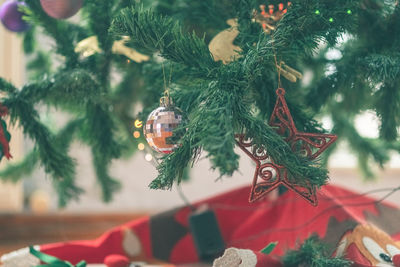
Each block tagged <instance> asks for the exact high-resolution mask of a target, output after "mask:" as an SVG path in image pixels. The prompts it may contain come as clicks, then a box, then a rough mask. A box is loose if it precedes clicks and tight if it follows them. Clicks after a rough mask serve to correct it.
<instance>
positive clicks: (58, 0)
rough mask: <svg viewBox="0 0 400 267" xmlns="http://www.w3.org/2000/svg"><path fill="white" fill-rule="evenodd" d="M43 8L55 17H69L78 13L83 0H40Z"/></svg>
mask: <svg viewBox="0 0 400 267" xmlns="http://www.w3.org/2000/svg"><path fill="white" fill-rule="evenodd" d="M40 4H41V5H42V8H43V10H44V11H45V12H46V13H47V15H49V16H50V17H53V18H55V19H67V18H69V17H72V16H73V15H75V14H76V13H78V11H79V9H81V7H82V4H83V0H40Z"/></svg>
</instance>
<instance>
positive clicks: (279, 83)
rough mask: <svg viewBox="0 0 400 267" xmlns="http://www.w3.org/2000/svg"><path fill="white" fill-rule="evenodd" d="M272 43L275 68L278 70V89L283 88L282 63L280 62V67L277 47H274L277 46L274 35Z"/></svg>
mask: <svg viewBox="0 0 400 267" xmlns="http://www.w3.org/2000/svg"><path fill="white" fill-rule="evenodd" d="M271 42H272V51H273V52H274V61H275V68H276V71H277V72H278V88H282V84H281V70H282V61H280V62H279V65H278V59H277V56H276V51H275V45H274V44H275V41H274V34H272V35H271Z"/></svg>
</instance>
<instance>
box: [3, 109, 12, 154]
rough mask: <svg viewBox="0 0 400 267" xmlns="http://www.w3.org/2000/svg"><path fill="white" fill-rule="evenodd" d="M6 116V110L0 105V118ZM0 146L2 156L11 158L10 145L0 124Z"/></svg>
mask: <svg viewBox="0 0 400 267" xmlns="http://www.w3.org/2000/svg"><path fill="white" fill-rule="evenodd" d="M7 114H8V108H7V107H6V106H3V105H2V104H0V117H4V116H6V115H7ZM0 144H1V146H2V147H3V154H4V156H5V157H6V158H7V159H10V158H12V156H11V154H10V144H9V142H8V140H7V138H6V133H5V129H3V125H2V123H1V122H0Z"/></svg>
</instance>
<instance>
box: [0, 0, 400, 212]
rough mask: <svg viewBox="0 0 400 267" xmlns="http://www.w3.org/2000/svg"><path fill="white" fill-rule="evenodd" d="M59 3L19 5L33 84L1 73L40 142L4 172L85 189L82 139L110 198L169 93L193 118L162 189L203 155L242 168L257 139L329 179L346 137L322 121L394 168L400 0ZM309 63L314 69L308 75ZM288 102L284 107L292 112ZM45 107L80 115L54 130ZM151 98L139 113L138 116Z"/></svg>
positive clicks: (180, 136) (162, 172)
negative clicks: (42, 42) (373, 133)
mask: <svg viewBox="0 0 400 267" xmlns="http://www.w3.org/2000/svg"><path fill="white" fill-rule="evenodd" d="M46 2H47V1H44V0H43V1H36V0H26V5H22V4H21V5H20V6H19V9H18V10H19V12H22V13H23V14H24V16H23V19H24V20H25V21H27V22H28V23H29V25H30V28H29V29H26V32H25V33H24V34H23V38H24V49H25V52H26V53H27V54H28V55H30V58H31V61H30V62H29V64H28V66H27V67H28V70H29V73H30V78H29V81H28V83H27V84H26V85H25V86H23V87H22V88H16V87H15V86H13V85H12V84H10V83H9V82H7V81H6V80H4V79H0V90H1V91H2V92H3V94H2V100H1V103H2V105H3V106H4V107H7V109H8V114H9V116H10V119H11V123H12V124H18V125H20V127H21V128H22V129H23V131H24V133H25V135H26V136H27V137H29V138H30V139H32V140H33V141H34V143H35V148H34V149H33V150H32V151H31V152H30V153H29V154H28V155H27V156H26V157H25V159H24V160H23V161H21V162H11V163H10V164H9V165H8V167H7V168H6V169H5V170H3V171H2V172H1V173H0V175H1V177H2V178H3V179H9V180H10V179H11V180H17V179H19V178H20V177H22V176H23V175H26V174H28V173H30V172H32V171H33V170H34V168H35V167H36V166H37V165H39V164H40V165H42V166H43V167H44V169H45V171H46V172H47V173H49V174H50V175H51V176H52V177H53V181H54V185H55V188H56V189H57V192H58V194H59V203H60V205H66V204H67V202H68V201H69V200H70V199H74V198H77V197H78V196H79V194H80V193H81V189H80V188H78V187H77V186H76V184H75V179H76V177H75V165H76V164H79V163H76V162H74V159H73V155H68V149H69V146H70V144H71V142H72V141H74V140H79V141H80V142H83V143H84V144H86V145H88V146H90V148H91V151H92V154H93V165H94V167H95V170H96V175H97V178H98V181H99V183H100V184H101V187H102V190H103V197H104V200H105V201H109V200H110V199H111V197H112V195H113V193H114V192H115V191H116V190H117V189H118V182H117V178H113V177H111V176H110V175H109V172H108V169H109V166H110V164H111V162H112V160H114V159H117V158H120V157H122V156H124V155H131V154H132V153H133V152H134V151H135V150H137V147H138V145H139V143H141V142H145V141H144V137H143V135H141V134H140V137H139V138H133V137H132V131H133V129H135V125H134V122H135V120H136V119H139V120H140V121H143V124H145V122H146V120H147V117H148V115H149V114H150V113H151V111H152V110H154V109H156V108H157V107H159V105H160V103H159V100H160V98H161V97H163V96H164V97H163V101H164V104H165V102H167V106H170V107H173V108H176V110H179V112H181V116H182V118H183V117H184V119H182V120H180V121H179V123H177V124H179V125H177V126H176V125H175V126H176V128H175V129H174V130H173V136H172V137H168V138H165V137H164V139H168V140H167V141H166V142H164V143H165V144H168V145H167V147H168V148H171V146H172V147H173V152H172V153H169V154H165V155H163V156H162V157H161V161H160V164H159V165H158V171H159V175H158V177H155V179H154V181H153V182H152V183H151V184H150V187H151V188H153V189H170V188H171V186H172V185H173V184H174V183H180V182H181V180H182V178H183V176H184V174H185V170H186V168H188V167H190V166H191V164H195V161H196V159H197V158H198V156H199V155H200V153H203V155H205V156H207V157H208V158H209V160H210V161H211V163H212V168H213V169H215V170H217V171H218V172H219V174H220V176H221V177H225V176H230V175H232V174H233V173H234V172H235V171H237V170H238V169H239V165H238V159H239V156H238V154H237V153H236V152H235V147H236V146H237V145H238V144H240V142H241V141H243V142H242V145H243V144H245V142H246V140H251V141H250V142H251V145H252V146H253V148H254V149H253V152H254V151H255V152H254V153H255V154H257V153H258V152H260V153H261V154H262V153H264V154H263V155H264V156H267V157H268V159H269V160H270V161H271V162H274V163H275V164H276V165H277V166H283V167H284V168H285V171H286V173H287V175H288V177H289V178H287V179H288V180H289V182H290V183H293V184H295V185H296V186H300V187H305V188H308V189H310V190H311V191H313V190H314V189H315V188H319V187H321V186H323V185H325V184H326V183H327V181H328V172H327V170H326V168H325V165H326V162H327V158H328V156H329V155H330V154H331V153H332V151H333V150H334V148H335V147H334V145H332V146H330V147H329V149H328V150H327V152H326V153H324V154H322V155H321V153H320V152H322V151H323V150H325V149H326V148H327V146H328V145H331V144H332V142H333V141H334V138H333V136H331V135H329V134H328V135H327V130H326V129H323V128H322V126H321V124H320V121H321V119H322V118H323V117H326V118H329V119H330V120H331V121H332V129H331V130H330V131H331V132H332V133H333V134H336V135H337V136H338V138H339V140H341V141H347V142H348V144H349V145H350V147H351V148H352V150H353V151H354V153H355V154H357V156H358V159H359V165H360V167H361V168H360V169H361V170H362V171H363V172H364V174H365V176H367V177H371V176H373V174H372V172H371V168H370V164H371V162H375V163H376V164H378V165H379V166H381V167H383V166H384V164H385V162H387V161H388V160H389V153H391V152H392V151H397V152H398V151H400V143H399V141H398V127H399V125H400V91H399V89H398V83H399V82H398V81H399V78H398V72H399V67H398V66H399V61H400V56H399V55H400V54H399V51H398V49H399V48H398V47H399V46H398V44H399V40H398V38H399V37H398V36H400V35H399V34H397V31H400V30H398V29H400V27H399V26H400V25H398V24H400V20H399V19H398V18H399V17H398V16H399V15H400V7H399V5H398V2H397V1H395V0H385V1H381V0H343V1H331V0H302V1H291V2H287V1H283V2H282V1H273V0H270V1H261V0H260V1H256V0H234V1H214V0H204V1H188V0H159V1H142V2H141V3H136V1H129V0H121V1H94V0H85V1H84V2H83V5H82V8H81V11H80V19H79V21H78V22H74V21H69V20H62V18H65V17H66V16H69V15H71V14H64V13H62V12H61V13H60V12H58V13H57V10H55V11H54V10H52V7H51V6H50V7H49V6H48V4H46ZM77 2H79V1H77ZM76 5H79V3H78V4H76ZM79 7H80V6H79ZM79 7H78V8H77V9H76V11H77V10H78V9H79ZM74 8H76V6H75V7H74ZM53 9H54V7H53ZM68 11H70V10H68ZM52 12H55V13H52ZM67 13H68V12H67ZM227 22H228V23H229V25H228V24H227ZM24 30H25V29H24ZM221 33H223V35H222V37H221V35H220V34H221ZM43 35H46V36H48V37H50V38H51V40H53V42H54V45H53V46H52V49H51V50H50V51H44V49H42V48H41V47H40V46H38V45H37V41H36V40H37V39H38V38H42V36H43ZM218 35H220V36H219V37H218ZM332 51H335V55H336V56H335V57H331V56H329V55H330V54H332ZM55 62H57V63H58V64H55ZM306 72H307V73H308V74H309V75H308V77H311V78H309V79H307V80H306V79H303V81H301V80H299V79H300V78H301V77H302V76H303V75H302V74H301V73H306ZM278 88H284V89H285V90H280V91H279V90H278V91H277V89H278ZM284 92H286V94H284ZM283 94H284V97H283ZM280 96H281V98H280ZM277 100H280V101H281V102H280V103H281V104H282V103H284V104H282V107H283V111H282V110H280V111H279V112H280V113H279V112H278V111H276V109H275V107H276V105H275V102H277ZM282 101H283V102H282ZM172 102H173V103H172ZM278 102H279V101H278ZM278 102H277V103H278ZM286 103H287V106H286ZM40 105H45V106H51V107H56V108H58V109H60V110H62V111H64V112H67V113H68V114H70V120H69V122H68V123H66V124H65V125H64V126H63V127H62V128H60V129H56V130H54V129H52V128H50V127H49V125H46V124H45V123H44V122H43V121H42V120H41V119H40V114H39V112H38V107H39V106H40ZM138 106H140V107H143V108H142V109H141V111H140V113H139V114H132V112H131V110H132V109H133V108H134V107H138ZM284 107H287V108H286V109H285V108H284ZM176 110H175V111H176ZM289 110H290V113H288V112H289ZM365 111H373V112H375V113H376V115H377V116H378V118H379V122H380V129H379V130H380V136H379V137H378V138H365V137H363V136H361V135H360V134H359V133H358V132H357V130H356V128H355V126H354V120H355V117H356V116H357V115H359V114H361V113H363V112H365ZM273 118H275V119H276V118H278V119H279V120H280V121H279V123H278V124H275V125H274V120H273ZM294 125H295V126H294ZM136 126H140V123H139V124H137V125H136ZM175 126H174V127H175ZM294 127H295V128H294ZM293 129H295V130H296V131H294V132H296V133H297V135H294V136H295V137H293V138H294V139H293V138H292V133H293ZM298 133H300V134H298ZM303 133H314V134H315V135H311V137H310V136H308V135H306V136H308V137H307V138H308V139H305V137H304V138H303V137H299V136H302V134H303ZM321 136H322V137H321ZM325 136H330V137H329V138H330V139H329V138H328V139H325ZM240 138H242V140H241V141H240ZM293 140H294V141H293ZM165 144H164V145H165ZM153 145H155V146H157V144H153ZM318 149H320V150H321V151H318ZM171 150H172V149H171ZM262 151H263V152H262ZM266 151H267V152H266ZM3 152H4V145H3ZM265 175H269V174H265Z"/></svg>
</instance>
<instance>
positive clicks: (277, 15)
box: [254, 2, 292, 34]
mask: <svg viewBox="0 0 400 267" xmlns="http://www.w3.org/2000/svg"><path fill="white" fill-rule="evenodd" d="M291 5H292V3H291V2H288V3H287V7H290V6H291ZM260 9H261V12H257V11H254V21H255V22H258V23H260V24H261V26H262V27H263V30H264V32H265V33H268V34H270V33H271V32H272V31H275V29H276V24H278V22H279V21H280V20H281V19H282V17H283V15H285V14H286V12H287V8H285V5H284V4H283V3H279V5H278V9H276V8H275V6H274V5H268V11H266V10H265V9H266V6H265V5H260Z"/></svg>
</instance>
